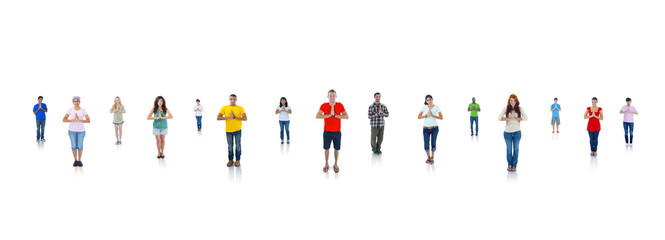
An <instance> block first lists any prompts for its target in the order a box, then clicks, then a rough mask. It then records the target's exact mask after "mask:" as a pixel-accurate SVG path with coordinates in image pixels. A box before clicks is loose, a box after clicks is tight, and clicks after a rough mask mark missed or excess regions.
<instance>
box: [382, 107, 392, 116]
mask: <svg viewBox="0 0 665 240" xmlns="http://www.w3.org/2000/svg"><path fill="white" fill-rule="evenodd" d="M384 109H385V111H383V110H381V111H383V117H388V116H389V115H390V113H388V107H385V106H384Z"/></svg>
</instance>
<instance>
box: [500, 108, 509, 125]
mask: <svg viewBox="0 0 665 240" xmlns="http://www.w3.org/2000/svg"><path fill="white" fill-rule="evenodd" d="M499 121H506V122H507V121H510V118H507V117H506V109H505V108H504V109H503V111H501V113H500V114H499Z"/></svg>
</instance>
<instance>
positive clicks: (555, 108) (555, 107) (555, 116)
mask: <svg viewBox="0 0 665 240" xmlns="http://www.w3.org/2000/svg"><path fill="white" fill-rule="evenodd" d="M558 102H559V99H558V98H554V104H552V106H550V111H552V133H554V125H555V124H556V133H559V125H560V124H561V120H560V119H559V112H561V105H559V104H558Z"/></svg>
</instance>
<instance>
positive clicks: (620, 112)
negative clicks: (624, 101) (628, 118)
mask: <svg viewBox="0 0 665 240" xmlns="http://www.w3.org/2000/svg"><path fill="white" fill-rule="evenodd" d="M626 110H630V109H626ZM624 113H626V112H624V111H623V108H621V110H619V114H624Z"/></svg>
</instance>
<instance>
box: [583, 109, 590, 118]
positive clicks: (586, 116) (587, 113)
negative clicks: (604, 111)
mask: <svg viewBox="0 0 665 240" xmlns="http://www.w3.org/2000/svg"><path fill="white" fill-rule="evenodd" d="M589 117H590V116H589V109H587V110H586V112H584V119H589Z"/></svg>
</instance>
